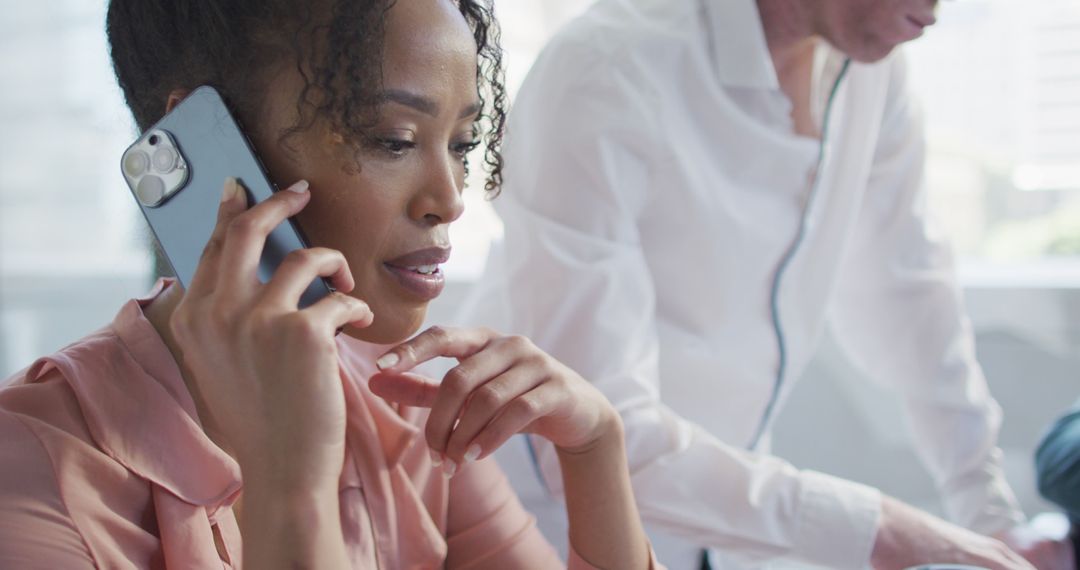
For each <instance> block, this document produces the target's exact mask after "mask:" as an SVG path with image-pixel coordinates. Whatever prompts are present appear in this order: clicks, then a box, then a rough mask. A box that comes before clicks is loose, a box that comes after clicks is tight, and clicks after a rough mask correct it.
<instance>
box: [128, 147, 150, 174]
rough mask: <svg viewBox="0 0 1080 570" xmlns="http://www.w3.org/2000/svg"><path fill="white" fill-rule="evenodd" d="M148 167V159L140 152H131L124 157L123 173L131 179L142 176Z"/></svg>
mask: <svg viewBox="0 0 1080 570" xmlns="http://www.w3.org/2000/svg"><path fill="white" fill-rule="evenodd" d="M149 167H150V157H149V156H146V153H145V152H143V151H141V150H133V151H131V152H129V153H128V154H127V156H125V157H124V172H126V173H127V175H128V176H130V177H132V178H137V177H139V176H142V175H143V174H144V173H145V172H146V169H147V168H149Z"/></svg>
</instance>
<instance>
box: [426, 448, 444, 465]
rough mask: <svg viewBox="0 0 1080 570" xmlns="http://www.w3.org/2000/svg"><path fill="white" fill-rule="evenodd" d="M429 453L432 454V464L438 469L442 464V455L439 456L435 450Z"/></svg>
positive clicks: (430, 450)
mask: <svg viewBox="0 0 1080 570" xmlns="http://www.w3.org/2000/svg"><path fill="white" fill-rule="evenodd" d="M428 453H430V454H431V464H432V465H434V466H435V467H438V466H439V464H440V463H442V455H439V452H438V451H435V450H434V449H428Z"/></svg>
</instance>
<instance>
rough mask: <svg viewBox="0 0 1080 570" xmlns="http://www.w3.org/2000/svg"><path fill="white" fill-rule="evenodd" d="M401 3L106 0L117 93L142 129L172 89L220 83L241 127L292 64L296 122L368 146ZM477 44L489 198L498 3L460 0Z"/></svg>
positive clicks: (500, 113) (498, 74) (498, 99)
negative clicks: (389, 33)
mask: <svg viewBox="0 0 1080 570" xmlns="http://www.w3.org/2000/svg"><path fill="white" fill-rule="evenodd" d="M396 1H398V0H316V1H307V0H182V1H176V0H110V2H109V8H108V14H107V16H106V24H105V27H106V32H107V34H108V37H109V46H110V51H111V54H112V60H113V67H114V69H115V71H116V77H117V80H118V81H119V83H120V88H121V89H122V90H123V92H124V97H125V98H126V99H127V103H128V107H130V108H131V112H132V114H133V115H134V116H135V122H136V123H137V124H138V127H139V129H140V130H146V129H147V128H148V127H150V126H151V125H152V124H154V123H155V122H156V121H157V120H158V119H160V118H161V116H162V115H163V114H164V109H165V103H166V101H167V100H168V97H169V93H171V92H172V91H173V90H174V89H193V88H195V87H197V86H199V85H213V86H214V87H215V88H217V89H218V91H219V92H221V94H222V96H223V97H224V98H225V100H226V101H227V102H228V104H229V107H230V108H231V110H232V111H233V113H234V114H236V115H237V118H238V119H239V120H240V122H241V123H247V124H253V123H252V122H251V121H252V120H253V118H254V117H256V116H258V114H259V112H260V111H261V110H262V108H261V107H262V104H263V96H262V93H263V92H264V89H265V87H266V85H267V83H268V80H269V78H270V74H271V73H273V72H274V71H275V70H276V69H279V66H281V65H282V64H283V63H288V62H289V59H287V58H291V60H292V61H293V62H295V65H296V67H297V69H298V70H299V72H300V75H301V77H302V78H303V81H304V84H303V88H302V90H301V94H300V97H299V99H298V101H297V111H298V116H299V119H298V121H297V123H296V124H295V125H293V126H292V127H291V128H289V129H286V131H285V132H283V133H281V137H282V139H286V138H288V137H289V136H290V135H292V134H295V133H297V132H300V131H302V130H304V129H307V128H310V127H311V125H312V124H313V123H314V122H315V121H316V120H318V119H323V120H326V121H328V122H329V124H330V126H331V128H332V129H333V130H334V131H335V132H338V133H340V134H341V135H342V136H343V137H345V138H346V139H347V140H348V141H349V142H351V143H356V144H360V143H363V142H364V139H365V138H366V137H367V134H366V133H367V131H368V127H370V126H371V125H372V124H373V123H374V121H375V120H376V119H377V116H376V115H377V109H378V105H379V103H380V100H379V94H380V92H381V90H382V59H383V53H382V52H383V38H384V24H385V20H386V12H387V10H389V9H390V7H391V6H393V4H394V2H396ZM454 2H455V3H456V4H457V7H458V9H459V10H460V12H461V14H462V16H463V17H464V18H465V21H466V22H467V23H468V25H469V27H470V29H471V30H472V32H473V37H474V39H475V41H476V46H477V58H478V61H477V85H478V86H479V90H480V93H479V96H480V100H481V103H482V111H481V114H480V117H479V118H478V120H477V129H478V131H480V132H482V133H483V142H484V143H485V147H486V149H485V155H484V165H485V167H486V170H487V172H488V178H487V181H486V182H485V184H484V189H485V191H486V193H487V195H488V196H489V197H494V196H496V195H497V194H498V192H499V188H500V187H501V185H502V168H503V164H502V162H503V159H502V155H501V154H500V147H501V144H502V137H503V128H504V126H505V121H506V107H507V100H506V85H505V77H504V71H503V63H502V50H501V48H500V47H499V40H500V38H499V27H498V23H497V22H496V20H495V17H494V12H493V0H454Z"/></svg>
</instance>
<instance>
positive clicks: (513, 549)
mask: <svg viewBox="0 0 1080 570" xmlns="http://www.w3.org/2000/svg"><path fill="white" fill-rule="evenodd" d="M435 476H436V477H438V476H439V475H435ZM447 514H448V521H447V532H446V535H447V536H446V544H447V557H446V568H448V569H460V568H471V569H487V568H490V569H491V570H501V569H503V568H563V567H564V564H563V562H562V561H561V560H560V559H559V555H558V554H557V553H556V552H555V549H554V548H552V546H551V544H550V543H548V541H547V539H545V538H544V536H543V534H541V533H540V530H539V529H538V528H537V527H536V519H535V517H533V516H532V515H531V514H529V513H528V512H527V511H526V510H525V508H524V507H522V505H521V503H520V502H519V501H518V498H517V495H515V494H514V490H513V488H511V487H510V483H509V482H507V480H506V477H505V476H504V475H503V473H502V471H501V470H500V469H499V467H498V464H497V463H495V461H494V460H486V461H480V462H478V463H474V464H470V465H467V466H465V467H464V468H463V469H462V470H461V471H460V472H459V473H458V474H457V475H455V476H454V478H453V479H451V481H450V504H449V510H448V513H447ZM565 567H566V568H568V569H569V570H594V569H595V568H596V567H595V566H593V565H591V564H589V563H588V562H586V561H585V559H584V558H582V557H581V556H579V555H578V554H577V553H576V552H575V551H574V550H573V549H571V551H570V557H569V561H568V563H567V564H566V565H565ZM650 568H655V569H658V570H659V569H662V567H661V566H659V565H658V564H657V563H656V561H655V559H654V560H653V561H652V564H651V565H650Z"/></svg>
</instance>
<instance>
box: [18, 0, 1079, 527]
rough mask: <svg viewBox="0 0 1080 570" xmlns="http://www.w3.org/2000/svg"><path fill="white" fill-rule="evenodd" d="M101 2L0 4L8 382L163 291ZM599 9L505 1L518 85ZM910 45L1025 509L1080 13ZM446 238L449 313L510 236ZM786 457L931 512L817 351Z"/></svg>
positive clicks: (989, 20)
mask: <svg viewBox="0 0 1080 570" xmlns="http://www.w3.org/2000/svg"><path fill="white" fill-rule="evenodd" d="M105 4H106V2H105V1H104V0H52V1H50V2H17V1H16V0H0V12H2V13H3V14H4V18H3V19H0V78H2V79H0V86H2V88H0V377H6V376H8V375H10V374H12V373H14V372H15V371H17V370H19V369H21V368H23V367H24V366H26V365H28V364H29V363H30V362H31V361H32V360H33V359H34V358H36V357H37V356H40V355H42V354H47V353H49V352H51V351H53V350H55V349H57V348H59V347H61V346H63V345H64V344H66V343H68V342H71V341H72V340H75V339H77V338H79V337H80V336H82V335H84V334H85V333H87V332H89V331H91V330H93V329H95V328H97V327H99V326H101V325H103V324H105V323H107V322H108V321H109V320H110V319H111V318H112V316H113V315H114V314H115V312H116V310H117V308H118V307H119V306H120V304H121V303H123V302H124V301H125V300H126V299H128V298H131V297H133V296H137V295H139V294H141V293H143V292H144V291H146V290H147V288H148V287H149V285H150V284H151V282H152V275H151V273H152V257H151V255H150V253H149V251H150V249H149V237H148V232H147V230H146V229H145V226H144V224H143V221H142V219H141V216H140V214H139V212H138V210H137V208H136V207H135V203H134V201H133V200H132V199H131V197H130V195H129V193H128V190H127V188H126V187H125V185H124V182H123V180H122V178H121V176H120V173H119V166H118V163H119V156H120V153H121V152H122V151H123V149H124V148H125V147H126V146H127V144H128V143H129V142H130V141H131V140H132V139H133V138H134V136H135V131H134V127H133V124H132V122H131V119H130V116H129V115H128V112H127V110H126V108H125V107H124V105H123V101H122V97H121V94H120V91H119V89H118V88H117V86H116V84H115V81H114V80H113V76H112V72H111V68H110V64H109V61H108V55H107V48H106V43H105V37H104V31H103V19H104V11H105ZM587 5H588V0H498V3H497V8H498V10H499V13H500V16H501V20H502V22H503V31H504V35H503V38H504V46H505V48H506V49H507V51H508V56H507V59H506V61H507V62H508V66H509V80H510V83H511V85H512V87H516V86H517V85H518V84H519V83H520V81H521V80H522V79H523V77H524V75H525V73H526V72H527V70H528V68H529V65H530V63H531V61H532V60H533V58H534V57H535V56H536V54H537V53H538V51H539V49H540V48H541V47H542V45H543V43H544V41H545V40H546V39H547V38H548V37H549V36H550V35H551V34H552V33H553V32H554V30H556V29H557V27H558V26H559V25H560V24H561V23H562V22H564V21H566V20H567V19H568V18H570V17H572V16H573V15H575V14H576V13H578V12H580V11H581V10H583V9H584V8H585V7H586V6H587ZM939 22H940V23H939V24H938V25H937V26H936V27H935V28H933V29H931V30H930V31H929V33H928V34H927V36H926V37H924V38H922V39H920V40H918V41H916V42H915V43H914V44H912V45H910V46H909V47H908V49H907V51H908V55H909V60H910V64H911V68H912V75H913V78H914V89H915V90H916V94H917V96H918V97H919V98H920V99H921V100H922V101H923V103H924V107H925V110H926V116H927V121H928V137H929V144H930V151H931V153H930V161H929V180H928V182H929V185H930V199H931V202H932V204H933V207H934V211H935V212H936V214H937V217H938V218H939V220H940V221H941V222H942V224H943V225H944V226H945V227H946V228H947V229H948V230H949V231H950V232H951V234H952V237H953V239H954V241H955V244H956V247H957V251H958V253H959V254H960V259H961V265H960V269H959V271H960V279H961V282H962V284H963V285H964V288H965V295H966V299H967V303H968V307H969V309H970V313H971V317H972V320H973V322H974V324H975V329H976V331H977V333H978V347H979V355H980V358H981V361H982V363H983V366H984V368H985V370H986V374H987V377H988V378H989V382H990V385H991V388H992V390H993V392H994V394H995V395H996V396H997V398H998V400H999V401H1000V402H1001V404H1002V406H1003V407H1004V409H1005V425H1004V428H1003V433H1002V439H1001V443H1002V445H1003V447H1004V448H1005V450H1006V458H1007V465H1006V467H1007V469H1008V473H1009V476H1010V479H1011V481H1012V482H1013V484H1014V486H1015V488H1016V490H1017V492H1018V494H1019V495H1020V498H1021V501H1022V502H1023V504H1024V507H1025V509H1026V510H1028V512H1037V511H1039V510H1043V509H1046V508H1048V507H1047V505H1046V504H1045V503H1043V502H1041V501H1040V500H1039V499H1038V497H1037V495H1036V492H1035V489H1034V485H1033V481H1032V475H1031V472H1032V468H1031V453H1032V448H1033V446H1034V443H1035V442H1036V440H1037V438H1038V437H1039V435H1040V433H1041V430H1042V429H1043V427H1044V426H1045V425H1046V424H1047V423H1048V422H1049V421H1050V420H1051V419H1052V418H1053V417H1054V416H1055V415H1057V414H1058V413H1059V412H1061V411H1062V410H1063V409H1065V408H1066V407H1067V406H1068V405H1070V404H1071V403H1072V402H1073V401H1074V400H1075V399H1076V398H1078V397H1080V3H1076V2H1074V1H1071V0H1027V1H1025V2H1016V1H1014V0H981V1H980V0H974V1H970V2H962V3H951V2H946V3H943V4H942V6H941V10H940V13H939ZM472 186H473V188H472V189H470V190H468V191H467V193H468V196H467V200H468V213H467V214H466V216H465V218H464V219H463V220H462V221H461V222H460V223H459V224H458V226H457V227H456V228H455V229H454V231H453V237H454V244H455V258H454V260H453V261H452V262H451V264H450V265H449V266H448V267H447V273H448V275H449V277H450V278H451V280H452V281H451V286H450V287H448V289H447V292H446V294H445V295H444V297H443V298H442V299H440V300H439V301H437V303H436V304H435V306H434V307H433V311H432V315H433V317H432V319H433V320H436V321H437V320H439V319H441V318H443V317H444V316H445V315H449V314H451V313H452V312H453V310H454V307H455V304H456V302H457V300H458V299H460V298H461V296H462V295H463V294H464V292H465V291H466V290H467V288H468V287H469V285H470V283H471V282H472V281H473V280H475V279H476V278H477V276H478V275H479V274H480V272H481V270H482V268H483V263H484V259H485V256H486V253H487V248H488V246H489V244H490V243H491V241H492V240H494V239H498V237H499V235H500V233H501V228H500V225H499V222H498V219H497V218H496V217H495V216H494V214H493V213H492V210H491V208H490V205H489V204H488V203H486V202H485V201H484V200H483V198H482V196H481V195H480V194H481V192H480V190H479V189H478V188H479V187H480V186H481V185H480V184H479V183H474V184H473V185H472ZM774 447H775V451H776V453H777V454H779V455H781V456H783V457H786V458H787V459H789V460H791V461H792V462H794V463H795V464H796V465H798V466H801V467H810V468H815V469H819V470H823V471H826V472H830V473H833V474H836V475H841V476H847V477H851V478H855V479H858V480H861V481H864V482H867V483H871V484H874V485H877V486H880V487H881V488H882V489H884V490H885V491H886V492H888V493H890V494H893V495H896V496H899V497H901V498H903V499H905V500H908V501H910V502H912V503H914V504H916V505H919V506H921V507H924V508H927V509H929V510H932V511H937V512H940V509H939V505H938V500H937V497H936V495H935V493H934V490H933V488H932V486H931V484H930V480H929V477H928V476H927V474H926V473H925V471H924V470H923V469H922V468H921V467H920V466H919V464H918V461H917V459H916V456H915V454H914V452H913V451H912V449H911V446H910V443H909V440H908V437H907V434H906V432H905V430H904V428H903V420H902V416H901V414H900V411H899V408H898V406H897V403H896V401H895V399H892V398H890V397H889V395H888V393H887V392H885V391H884V390H883V389H881V388H880V387H878V386H876V385H875V384H873V383H872V382H870V381H867V378H865V377H864V376H863V375H862V374H861V373H859V372H857V371H855V370H853V369H852V368H851V367H850V366H849V365H848V364H847V362H846V360H845V359H844V357H843V355H842V354H840V353H839V352H838V351H837V350H836V349H835V348H834V347H833V346H832V344H831V343H829V342H826V343H825V346H824V347H823V349H822V353H821V355H820V357H819V358H818V359H817V360H816V361H815V363H814V365H813V366H812V368H811V370H810V371H809V372H808V374H807V377H806V378H805V379H804V381H803V382H801V383H800V384H799V386H798V387H797V388H796V389H795V390H794V392H793V393H792V394H791V395H790V397H789V401H788V403H787V407H786V409H785V411H784V413H783V414H782V416H781V417H780V421H779V423H778V425H777V427H776V437H775V444H774Z"/></svg>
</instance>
